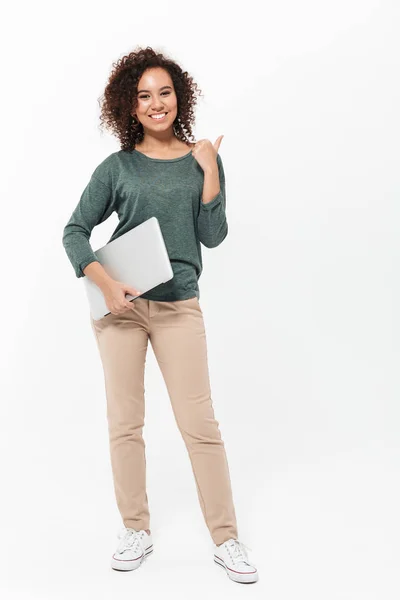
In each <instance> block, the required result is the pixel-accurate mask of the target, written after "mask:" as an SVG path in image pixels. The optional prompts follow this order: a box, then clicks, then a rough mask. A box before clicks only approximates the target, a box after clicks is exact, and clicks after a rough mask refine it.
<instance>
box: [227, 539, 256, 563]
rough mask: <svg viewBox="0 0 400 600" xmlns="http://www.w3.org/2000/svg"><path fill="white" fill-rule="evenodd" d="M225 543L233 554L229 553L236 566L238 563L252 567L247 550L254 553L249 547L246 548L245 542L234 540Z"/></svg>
mask: <svg viewBox="0 0 400 600" xmlns="http://www.w3.org/2000/svg"><path fill="white" fill-rule="evenodd" d="M225 543H226V545H227V547H228V549H229V550H230V551H231V552H232V554H231V552H229V553H230V556H231V557H232V561H233V564H235V565H236V564H237V563H238V562H245V563H247V564H248V565H250V562H249V558H248V556H247V552H246V548H247V550H250V551H252V550H251V548H249V546H246V544H244V543H243V542H240V541H239V540H234V539H231V540H228V541H227V542H225Z"/></svg>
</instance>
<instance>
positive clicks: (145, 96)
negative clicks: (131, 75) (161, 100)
mask: <svg viewBox="0 0 400 600" xmlns="http://www.w3.org/2000/svg"><path fill="white" fill-rule="evenodd" d="M170 93H171V92H161V96H163V95H164V94H170ZM148 97H149V95H148V94H145V95H144V96H139V98H140V99H145V98H148Z"/></svg>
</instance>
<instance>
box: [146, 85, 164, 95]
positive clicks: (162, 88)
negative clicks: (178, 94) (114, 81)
mask: <svg viewBox="0 0 400 600" xmlns="http://www.w3.org/2000/svg"><path fill="white" fill-rule="evenodd" d="M166 88H169V89H170V90H172V87H171V86H170V85H163V86H162V87H160V91H161V90H165V89H166ZM141 92H150V90H139V91H138V94H140V93H141Z"/></svg>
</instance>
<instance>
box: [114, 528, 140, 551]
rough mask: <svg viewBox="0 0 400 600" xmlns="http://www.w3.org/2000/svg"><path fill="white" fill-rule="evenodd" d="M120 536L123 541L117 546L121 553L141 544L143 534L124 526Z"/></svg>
mask: <svg viewBox="0 0 400 600" xmlns="http://www.w3.org/2000/svg"><path fill="white" fill-rule="evenodd" d="M118 538H120V539H121V538H122V539H121V543H120V544H119V546H118V548H117V552H119V553H121V552H124V551H125V550H130V549H133V548H135V547H136V546H141V540H142V534H141V533H139V532H138V531H136V530H135V529H129V528H124V529H121V531H120V532H119V533H118Z"/></svg>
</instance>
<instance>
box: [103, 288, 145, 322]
mask: <svg viewBox="0 0 400 600" xmlns="http://www.w3.org/2000/svg"><path fill="white" fill-rule="evenodd" d="M102 292H103V295H104V299H105V301H106V304H107V307H108V309H109V310H110V312H111V313H112V314H113V315H122V314H123V313H125V312H126V311H127V310H133V308H134V306H133V303H134V301H133V300H131V301H129V300H127V298H125V294H130V295H131V296H140V294H141V293H142V292H139V291H138V290H137V289H136V288H133V287H131V286H130V285H127V284H126V283H122V282H121V281H115V280H112V281H111V282H108V283H107V285H105V286H104V287H103V288H102Z"/></svg>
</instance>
